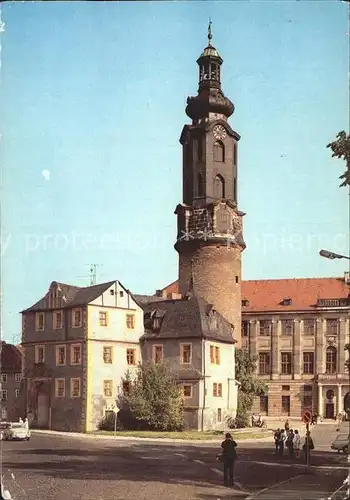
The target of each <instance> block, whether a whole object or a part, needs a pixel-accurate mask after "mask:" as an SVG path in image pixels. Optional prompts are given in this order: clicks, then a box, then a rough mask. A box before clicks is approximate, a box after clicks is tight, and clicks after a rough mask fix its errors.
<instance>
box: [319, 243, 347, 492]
mask: <svg viewBox="0 0 350 500" xmlns="http://www.w3.org/2000/svg"><path fill="white" fill-rule="evenodd" d="M320 256H321V257H325V258H326V259H331V260H334V259H346V260H350V256H348V255H341V254H339V253H335V252H331V251H330V250H324V249H322V250H320ZM349 271H350V263H349ZM348 297H349V298H350V294H349V295H348ZM348 346H350V325H349V340H348ZM347 351H348V363H347V368H348V375H349V379H348V385H349V391H348V393H349V392H350V350H349V349H347ZM345 400H346V402H344V403H345V404H344V406H345V408H344V410H345V412H346V415H347V418H348V422H349V429H348V477H347V478H346V479H345V481H344V484H346V485H347V491H346V496H345V499H344V500H350V412H349V397H347V398H345Z"/></svg>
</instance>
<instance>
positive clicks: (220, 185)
mask: <svg viewBox="0 0 350 500" xmlns="http://www.w3.org/2000/svg"><path fill="white" fill-rule="evenodd" d="M214 198H215V199H216V200H221V199H223V198H225V180H224V178H223V177H222V176H221V175H220V174H218V175H217V176H216V177H215V179H214Z"/></svg>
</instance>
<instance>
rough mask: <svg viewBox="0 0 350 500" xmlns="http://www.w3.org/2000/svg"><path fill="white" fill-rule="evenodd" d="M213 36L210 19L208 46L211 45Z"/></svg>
mask: <svg viewBox="0 0 350 500" xmlns="http://www.w3.org/2000/svg"><path fill="white" fill-rule="evenodd" d="M212 38H213V35H212V33H211V19H210V18H209V26H208V45H211V39H212Z"/></svg>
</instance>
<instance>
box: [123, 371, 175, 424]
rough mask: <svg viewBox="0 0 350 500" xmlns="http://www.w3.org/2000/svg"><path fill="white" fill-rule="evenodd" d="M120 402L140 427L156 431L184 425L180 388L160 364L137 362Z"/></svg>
mask: <svg viewBox="0 0 350 500" xmlns="http://www.w3.org/2000/svg"><path fill="white" fill-rule="evenodd" d="M124 401H125V403H126V404H127V406H128V408H129V410H130V412H131V415H132V416H133V417H134V418H135V420H136V421H138V422H139V423H140V424H141V425H142V427H143V428H145V427H147V428H148V429H151V430H157V431H176V430H182V429H183V428H184V419H183V404H182V391H181V388H180V387H179V386H178V384H177V383H176V379H175V378H174V377H173V376H172V374H171V372H170V370H169V369H168V367H167V366H166V365H165V364H163V363H157V364H153V363H146V364H142V365H139V367H138V371H137V375H136V379H135V380H134V381H133V383H132V385H131V390H130V394H129V395H127V396H125V398H124Z"/></svg>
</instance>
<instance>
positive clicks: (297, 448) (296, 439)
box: [293, 429, 300, 458]
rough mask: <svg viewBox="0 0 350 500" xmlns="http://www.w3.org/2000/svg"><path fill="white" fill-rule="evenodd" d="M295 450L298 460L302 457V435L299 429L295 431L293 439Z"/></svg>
mask: <svg viewBox="0 0 350 500" xmlns="http://www.w3.org/2000/svg"><path fill="white" fill-rule="evenodd" d="M293 449H294V454H295V456H296V458H299V457H300V434H299V431H298V429H295V431H294V438H293Z"/></svg>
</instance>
